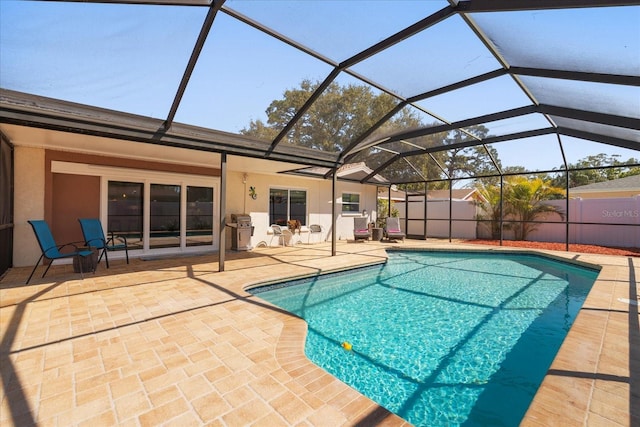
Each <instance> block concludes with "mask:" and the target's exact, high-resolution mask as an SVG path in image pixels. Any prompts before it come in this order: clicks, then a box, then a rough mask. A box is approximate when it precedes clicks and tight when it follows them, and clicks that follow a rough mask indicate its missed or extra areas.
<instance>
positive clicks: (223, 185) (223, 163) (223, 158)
mask: <svg viewBox="0 0 640 427" xmlns="http://www.w3.org/2000/svg"><path fill="white" fill-rule="evenodd" d="M226 200H227V153H220V213H219V214H218V215H219V221H218V232H219V233H220V239H219V242H220V244H219V245H218V271H219V272H221V271H224V253H225V249H226V246H227V244H226V242H225V238H224V237H225V231H226V229H225V227H226V226H227V224H226V222H225V217H226V213H225V211H226V210H227V204H226Z"/></svg>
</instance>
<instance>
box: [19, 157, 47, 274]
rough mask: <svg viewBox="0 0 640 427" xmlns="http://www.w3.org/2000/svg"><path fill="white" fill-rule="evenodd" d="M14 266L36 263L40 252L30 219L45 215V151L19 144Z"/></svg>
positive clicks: (41, 217) (40, 217)
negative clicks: (29, 222)
mask: <svg viewBox="0 0 640 427" xmlns="http://www.w3.org/2000/svg"><path fill="white" fill-rule="evenodd" d="M14 159H15V193H14V194H15V205H14V224H15V227H14V235H13V242H14V243H13V265H14V266H16V267H22V266H26V265H35V262H36V261H37V259H38V256H39V255H40V248H39V247H38V242H37V240H36V238H35V236H34V234H33V230H32V229H31V226H30V225H29V224H28V223H27V221H28V220H30V219H43V218H44V182H45V167H44V166H45V164H44V162H45V160H44V159H45V150H44V149H41V148H30V147H22V146H16V147H15V150H14Z"/></svg>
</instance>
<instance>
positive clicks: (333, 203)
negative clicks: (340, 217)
mask: <svg viewBox="0 0 640 427" xmlns="http://www.w3.org/2000/svg"><path fill="white" fill-rule="evenodd" d="M337 180H338V167H337V166H336V167H334V168H333V177H332V179H331V256H336V253H337V250H336V222H337V218H336V205H337V203H336V181H337Z"/></svg>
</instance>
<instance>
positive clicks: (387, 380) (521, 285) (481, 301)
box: [249, 251, 597, 426]
mask: <svg viewBox="0 0 640 427" xmlns="http://www.w3.org/2000/svg"><path fill="white" fill-rule="evenodd" d="M596 276H597V271H596V270H593V269H587V268H583V267H579V266H575V265H571V264H568V263H565V262H560V261H556V260H551V259H547V258H543V257H541V256H536V255H527V254H506V253H500V252H495V253H492V254H487V253H479V252H430V251H426V252H425V251H392V252H390V253H389V260H388V262H387V263H386V264H383V265H378V266H373V267H367V268H361V269H357V270H351V271H349V272H343V273H335V274H329V275H323V276H317V277H313V278H309V279H303V280H297V281H293V282H286V283H283V284H278V285H271V286H267V287H263V288H258V289H253V290H250V291H249V292H251V293H254V294H256V295H259V297H260V298H263V299H265V300H267V301H270V302H271V303H273V304H275V305H277V306H279V307H282V308H284V309H286V310H288V311H290V312H292V313H295V314H297V315H299V316H300V317H302V318H304V319H305V320H306V322H307V323H308V329H309V332H308V335H307V341H306V345H305V352H306V355H307V357H309V359H310V360H311V361H313V362H314V363H316V364H317V365H319V366H321V367H323V368H324V369H326V370H327V371H328V372H330V373H331V374H332V375H334V376H336V377H337V378H339V379H341V380H342V381H344V382H345V383H347V384H349V385H350V386H352V387H353V388H355V389H356V390H358V391H360V392H361V393H363V394H364V395H366V396H368V397H370V398H371V399H372V400H374V401H376V402H377V403H379V404H380V405H381V406H384V407H385V408H387V409H389V410H390V411H392V412H394V413H396V414H398V415H399V416H401V417H402V418H404V419H406V420H407V421H409V422H411V423H412V424H414V425H416V426H438V425H447V426H448V425H492V426H494V425H495V426H499V425H504V426H514V425H518V424H519V422H520V420H521V419H522V417H523V416H524V413H525V412H526V410H527V408H528V406H529V403H530V402H531V399H532V398H533V395H534V394H535V392H536V390H537V388H538V386H539V385H540V382H541V381H542V379H543V377H544V375H545V372H546V371H547V369H548V367H549V365H550V364H551V362H552V360H553V358H554V356H555V354H556V353H557V351H558V349H559V347H560V344H561V343H562V341H563V339H564V337H565V336H566V334H567V332H568V330H569V328H570V326H571V324H572V323H573V320H574V318H575V316H576V315H577V313H578V310H579V309H580V307H581V306H582V303H583V301H584V299H585V298H586V296H587V294H588V292H589V290H590V289H591V286H592V285H593V282H594V281H595V279H596ZM349 348H350V350H349Z"/></svg>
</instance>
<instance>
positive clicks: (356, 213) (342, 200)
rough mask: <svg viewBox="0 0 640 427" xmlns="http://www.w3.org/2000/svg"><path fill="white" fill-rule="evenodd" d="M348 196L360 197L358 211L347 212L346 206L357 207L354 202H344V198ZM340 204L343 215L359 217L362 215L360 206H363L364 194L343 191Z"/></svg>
mask: <svg viewBox="0 0 640 427" xmlns="http://www.w3.org/2000/svg"><path fill="white" fill-rule="evenodd" d="M346 194H348V195H351V196H358V203H357V204H358V209H357V210H355V211H350V210H349V211H345V210H344V208H345V206H353V205H355V203H353V202H345V201H344V196H345V195H346ZM340 204H341V205H342V206H341V212H342V214H343V215H358V216H359V215H361V214H360V206H362V193H359V192H354V191H343V192H342V194H341V196H340Z"/></svg>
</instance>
